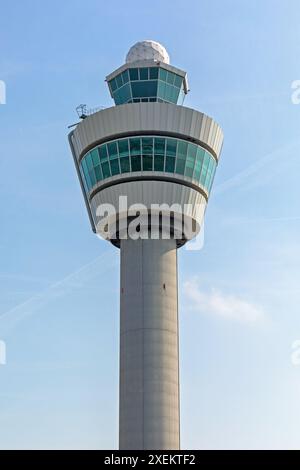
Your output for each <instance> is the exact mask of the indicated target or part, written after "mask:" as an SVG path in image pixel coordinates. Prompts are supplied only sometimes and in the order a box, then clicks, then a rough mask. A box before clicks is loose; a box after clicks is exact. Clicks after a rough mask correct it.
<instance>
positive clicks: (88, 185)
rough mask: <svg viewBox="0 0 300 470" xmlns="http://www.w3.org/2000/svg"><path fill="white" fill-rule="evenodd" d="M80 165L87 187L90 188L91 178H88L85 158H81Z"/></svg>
mask: <svg viewBox="0 0 300 470" xmlns="http://www.w3.org/2000/svg"><path fill="white" fill-rule="evenodd" d="M81 165H82V169H83V174H84V178H85V182H86V185H87V187H88V189H90V188H91V187H92V183H91V180H90V175H89V170H88V167H87V164H86V161H85V158H84V159H83V160H82V162H81Z"/></svg>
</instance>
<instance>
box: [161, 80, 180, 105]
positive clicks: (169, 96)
mask: <svg viewBox="0 0 300 470" xmlns="http://www.w3.org/2000/svg"><path fill="white" fill-rule="evenodd" d="M178 93H179V91H178V88H175V87H174V86H173V85H169V84H168V83H167V84H166V85H165V94H164V99H165V101H168V102H170V103H177V98H178Z"/></svg>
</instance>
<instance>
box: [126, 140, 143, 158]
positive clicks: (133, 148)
mask: <svg viewBox="0 0 300 470" xmlns="http://www.w3.org/2000/svg"><path fill="white" fill-rule="evenodd" d="M129 143H130V155H131V156H132V155H140V154H141V139H129Z"/></svg>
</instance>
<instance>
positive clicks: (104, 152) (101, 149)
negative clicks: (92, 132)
mask: <svg viewBox="0 0 300 470" xmlns="http://www.w3.org/2000/svg"><path fill="white" fill-rule="evenodd" d="M98 150H99V157H100V161H101V162H103V161H105V160H107V159H108V155H107V148H106V145H101V147H99V148H98Z"/></svg>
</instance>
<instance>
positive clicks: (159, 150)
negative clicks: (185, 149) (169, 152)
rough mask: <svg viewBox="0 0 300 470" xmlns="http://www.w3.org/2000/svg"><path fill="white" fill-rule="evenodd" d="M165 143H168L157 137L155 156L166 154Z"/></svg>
mask: <svg viewBox="0 0 300 470" xmlns="http://www.w3.org/2000/svg"><path fill="white" fill-rule="evenodd" d="M165 142H166V139H161V138H159V137H155V139H154V153H155V154H160V155H164V154H165Z"/></svg>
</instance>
